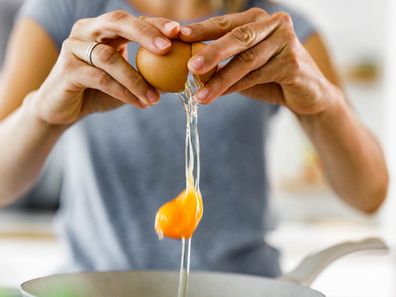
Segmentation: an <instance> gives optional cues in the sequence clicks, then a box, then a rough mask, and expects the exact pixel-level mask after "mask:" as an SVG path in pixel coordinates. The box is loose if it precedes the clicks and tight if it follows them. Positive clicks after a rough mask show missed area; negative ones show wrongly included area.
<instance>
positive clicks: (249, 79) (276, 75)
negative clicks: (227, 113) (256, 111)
mask: <svg viewBox="0 0 396 297" xmlns="http://www.w3.org/2000/svg"><path fill="white" fill-rule="evenodd" d="M282 66H283V67H282ZM287 71H288V70H287V67H284V64H283V63H282V62H280V61H276V59H274V60H271V61H270V62H268V63H267V64H266V65H264V66H263V67H261V68H259V69H256V70H254V71H252V72H250V73H248V74H247V75H246V76H245V77H244V78H242V79H241V80H239V81H238V82H236V83H235V84H234V85H232V86H231V87H229V88H228V90H226V91H225V92H224V94H229V93H233V92H241V91H244V90H246V89H249V88H251V87H254V86H256V85H261V84H269V83H278V82H280V81H282V78H283V77H286V76H287Z"/></svg>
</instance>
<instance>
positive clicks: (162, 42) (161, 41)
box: [154, 37, 171, 49]
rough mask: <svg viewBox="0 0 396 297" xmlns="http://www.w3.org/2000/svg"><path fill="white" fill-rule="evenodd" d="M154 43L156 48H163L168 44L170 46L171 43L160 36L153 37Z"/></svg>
mask: <svg viewBox="0 0 396 297" xmlns="http://www.w3.org/2000/svg"><path fill="white" fill-rule="evenodd" d="M154 44H155V45H156V46H157V47H158V48H160V49H164V48H167V47H168V46H170V44H171V43H170V41H169V40H166V39H164V38H162V37H157V38H155V39H154Z"/></svg>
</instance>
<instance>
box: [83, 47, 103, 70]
mask: <svg viewBox="0 0 396 297" xmlns="http://www.w3.org/2000/svg"><path fill="white" fill-rule="evenodd" d="M99 44H100V43H97V42H93V43H91V44H90V45H89V46H88V47H87V50H86V51H85V61H87V62H88V63H89V64H90V65H91V66H95V65H94V64H93V62H92V52H93V50H94V49H95V47H97V46H98V45H99Z"/></svg>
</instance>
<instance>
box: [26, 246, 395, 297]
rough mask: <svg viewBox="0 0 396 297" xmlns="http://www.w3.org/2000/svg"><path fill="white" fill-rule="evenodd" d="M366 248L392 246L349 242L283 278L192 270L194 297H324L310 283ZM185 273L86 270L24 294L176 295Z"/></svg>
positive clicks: (38, 282) (31, 286)
mask: <svg viewBox="0 0 396 297" xmlns="http://www.w3.org/2000/svg"><path fill="white" fill-rule="evenodd" d="M364 250H386V251H387V250H388V248H387V246H386V244H385V243H384V242H383V241H382V240H381V239H379V238H368V239H364V240H361V241H356V242H352V241H351V242H344V243H341V244H338V245H335V246H333V247H330V248H327V249H325V250H323V251H321V252H319V253H316V254H312V255H309V256H307V257H306V258H305V259H303V260H302V262H301V263H300V264H299V265H298V266H297V268H295V269H294V270H293V271H292V272H290V273H288V274H286V275H284V276H282V277H281V278H278V279H269V278H265V277H260V276H249V275H242V274H232V273H216V272H192V273H191V275H190V284H189V297H242V296H249V297H264V296H267V297H271V296H276V297H286V296H287V297H290V296H299V297H322V296H325V295H323V294H322V293H320V292H318V291H315V290H313V289H311V288H309V287H308V286H309V285H310V284H311V283H312V281H313V280H314V279H315V278H316V276H318V275H319V273H320V272H321V271H322V270H323V269H324V268H326V266H328V265H329V264H331V263H332V262H334V261H335V260H337V259H338V258H340V257H342V256H344V255H347V254H350V253H353V252H358V251H364ZM178 279H179V275H178V272H174V271H173V272H172V271H130V272H85V273H77V274H61V275H53V276H49V277H43V278H38V279H34V280H30V281H27V282H25V283H23V284H22V285H21V292H22V294H23V296H24V297H175V296H176V294H177V286H178Z"/></svg>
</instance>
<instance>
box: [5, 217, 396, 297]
mask: <svg viewBox="0 0 396 297" xmlns="http://www.w3.org/2000/svg"><path fill="white" fill-rule="evenodd" d="M373 235H376V236H378V235H379V236H382V237H384V238H386V234H385V233H384V231H382V230H381V229H380V228H377V227H374V226H372V225H364V224H360V223H359V224H357V223H353V222H348V221H340V220H337V221H316V222H312V223H309V224H308V223H307V224H302V223H301V222H284V223H282V224H280V225H279V226H278V228H277V230H276V231H275V232H273V233H272V234H271V235H270V238H269V240H270V241H271V243H272V244H274V245H275V246H277V247H278V248H279V249H280V250H281V252H282V254H283V257H282V263H281V264H282V267H283V268H284V270H285V271H289V270H291V269H292V268H293V267H294V266H295V265H296V264H297V263H298V262H299V261H300V260H301V259H302V258H303V257H304V256H306V255H307V254H309V253H311V252H314V251H317V250H320V249H322V248H325V247H328V246H330V245H332V244H335V243H338V242H340V241H343V240H351V239H361V238H364V237H368V236H373ZM393 251H394V249H393ZM64 256H65V251H64V248H63V247H62V245H61V243H60V242H59V241H57V240H56V238H55V237H54V233H53V216H52V215H51V214H37V215H31V214H26V213H8V212H7V213H2V212H0V287H8V288H17V287H18V285H19V284H20V283H21V282H23V281H25V280H28V279H31V278H36V277H39V276H44V275H48V274H51V273H53V272H54V271H56V268H57V267H58V266H59V264H60V263H61V262H62V260H63V259H64ZM395 269H396V256H395V253H394V252H392V253H391V254H389V255H384V254H378V255H377V254H372V253H370V254H369V255H366V254H362V253H361V254H356V255H351V256H347V257H345V258H343V259H341V260H339V261H337V262H336V263H334V264H332V265H331V266H330V267H329V268H328V269H326V270H325V271H324V272H323V273H322V274H321V275H320V276H319V278H318V279H317V280H316V281H315V282H314V283H313V286H312V287H313V288H315V289H317V290H319V291H321V292H323V293H325V294H326V296H329V297H395V296H396V288H395V284H396V282H395V280H396V273H395ZM0 293H1V291H0ZM0 296H1V294H0Z"/></svg>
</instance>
